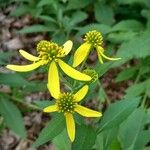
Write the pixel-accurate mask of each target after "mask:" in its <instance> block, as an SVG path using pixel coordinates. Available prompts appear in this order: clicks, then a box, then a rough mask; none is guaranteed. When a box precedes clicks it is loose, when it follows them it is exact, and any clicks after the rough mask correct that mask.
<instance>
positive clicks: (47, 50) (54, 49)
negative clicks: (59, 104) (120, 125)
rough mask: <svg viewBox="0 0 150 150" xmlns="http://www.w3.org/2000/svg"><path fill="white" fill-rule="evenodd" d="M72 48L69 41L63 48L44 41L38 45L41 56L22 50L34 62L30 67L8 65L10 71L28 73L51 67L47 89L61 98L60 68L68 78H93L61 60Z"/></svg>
mask: <svg viewBox="0 0 150 150" xmlns="http://www.w3.org/2000/svg"><path fill="white" fill-rule="evenodd" d="M71 48H72V41H70V40H69V41H67V42H66V43H65V44H64V45H63V47H61V46H58V45H57V44H56V43H54V42H51V41H46V40H42V41H40V42H39V43H38V44H37V51H38V54H39V56H38V57H36V56H33V55H31V54H29V53H27V52H25V51H24V50H20V51H19V52H20V54H21V55H22V56H23V57H24V58H26V59H28V60H30V61H32V63H31V64H29V65H7V66H6V67H7V68H8V69H11V70H14V71H18V72H26V71H31V70H34V69H36V68H38V67H40V66H42V65H49V71H48V84H47V87H48V89H49V90H50V93H51V95H52V96H53V97H57V98H58V96H59V93H60V81H59V73H58V68H57V66H59V67H60V68H61V69H62V70H63V71H64V72H65V73H66V74H67V75H68V76H70V77H72V78H74V79H76V80H81V81H90V80H91V77H90V76H88V75H86V74H83V73H81V72H79V71H77V70H75V69H74V68H72V67H71V66H69V65H68V64H66V63H65V62H64V61H62V60H61V58H62V57H65V56H66V55H67V54H68V53H69V52H70V50H71Z"/></svg>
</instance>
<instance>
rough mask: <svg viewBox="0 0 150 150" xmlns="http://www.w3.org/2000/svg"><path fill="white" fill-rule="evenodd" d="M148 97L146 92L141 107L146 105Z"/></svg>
mask: <svg viewBox="0 0 150 150" xmlns="http://www.w3.org/2000/svg"><path fill="white" fill-rule="evenodd" d="M146 99H147V94H146V93H145V94H144V97H143V99H142V103H141V107H142V108H144V106H145V103H146Z"/></svg>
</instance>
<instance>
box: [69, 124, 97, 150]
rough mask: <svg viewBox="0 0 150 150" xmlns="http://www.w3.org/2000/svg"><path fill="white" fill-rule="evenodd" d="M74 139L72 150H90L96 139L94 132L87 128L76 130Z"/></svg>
mask: <svg viewBox="0 0 150 150" xmlns="http://www.w3.org/2000/svg"><path fill="white" fill-rule="evenodd" d="M76 129H77V130H76V138H75V141H74V142H73V144H72V150H91V149H92V147H93V145H94V143H95V139H96V132H95V131H94V129H93V128H91V127H87V126H84V125H83V126H78V127H77V128H76Z"/></svg>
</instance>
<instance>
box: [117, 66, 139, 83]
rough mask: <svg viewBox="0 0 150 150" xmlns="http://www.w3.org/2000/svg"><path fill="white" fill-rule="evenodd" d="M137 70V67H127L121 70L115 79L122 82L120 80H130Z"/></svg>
mask: <svg viewBox="0 0 150 150" xmlns="http://www.w3.org/2000/svg"><path fill="white" fill-rule="evenodd" d="M136 72H137V68H136V67H131V68H126V69H125V70H123V71H121V72H120V73H119V74H118V75H117V77H116V79H115V81H116V82H120V81H124V80H128V79H130V78H132V77H133V76H134V75H135V73H136Z"/></svg>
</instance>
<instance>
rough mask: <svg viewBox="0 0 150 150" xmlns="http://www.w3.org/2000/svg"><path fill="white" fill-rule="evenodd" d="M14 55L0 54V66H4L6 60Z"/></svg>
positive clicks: (10, 53)
mask: <svg viewBox="0 0 150 150" xmlns="http://www.w3.org/2000/svg"><path fill="white" fill-rule="evenodd" d="M15 54H16V53H15V52H0V65H4V64H6V62H7V61H8V59H9V58H10V57H12V56H14V55H15Z"/></svg>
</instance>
